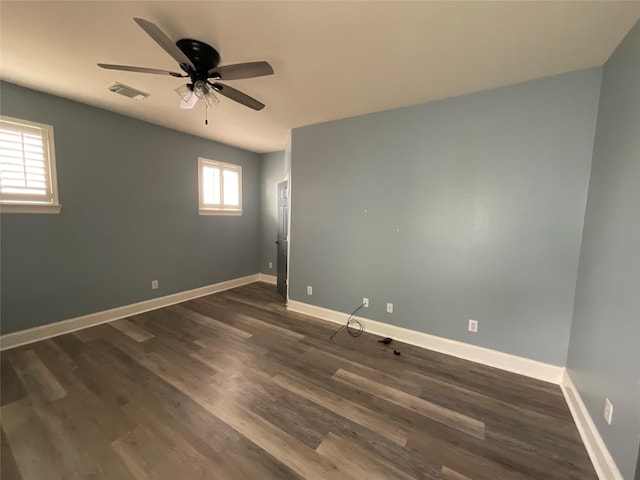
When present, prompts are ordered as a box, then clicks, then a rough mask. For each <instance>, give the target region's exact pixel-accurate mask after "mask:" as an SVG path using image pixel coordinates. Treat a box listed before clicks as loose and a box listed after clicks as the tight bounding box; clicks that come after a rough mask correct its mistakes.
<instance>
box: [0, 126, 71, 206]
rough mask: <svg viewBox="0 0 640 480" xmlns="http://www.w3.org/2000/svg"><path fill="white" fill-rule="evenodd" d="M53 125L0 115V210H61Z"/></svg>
mask: <svg viewBox="0 0 640 480" xmlns="http://www.w3.org/2000/svg"><path fill="white" fill-rule="evenodd" d="M60 209H61V206H60V204H59V203H58V186H57V179H56V159H55V149H54V143H53V127H52V126H51V125H44V124H41V123H35V122H29V121H26V120H19V119H16V118H11V117H5V116H1V117H0V210H1V211H2V212H3V213H60Z"/></svg>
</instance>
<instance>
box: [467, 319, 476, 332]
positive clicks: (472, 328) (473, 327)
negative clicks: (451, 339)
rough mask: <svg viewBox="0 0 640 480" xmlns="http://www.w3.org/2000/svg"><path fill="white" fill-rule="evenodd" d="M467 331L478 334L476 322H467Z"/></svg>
mask: <svg viewBox="0 0 640 480" xmlns="http://www.w3.org/2000/svg"><path fill="white" fill-rule="evenodd" d="M469 331H470V332H473V333H478V321H477V320H469Z"/></svg>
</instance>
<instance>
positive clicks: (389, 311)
mask: <svg viewBox="0 0 640 480" xmlns="http://www.w3.org/2000/svg"><path fill="white" fill-rule="evenodd" d="M387 313H393V303H387Z"/></svg>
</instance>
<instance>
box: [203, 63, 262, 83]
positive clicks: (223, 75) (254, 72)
mask: <svg viewBox="0 0 640 480" xmlns="http://www.w3.org/2000/svg"><path fill="white" fill-rule="evenodd" d="M265 75H273V68H272V67H271V65H269V64H268V63H267V62H249V63H238V64H236V65H225V66H224V67H216V68H212V69H211V70H209V78H217V79H220V80H240V79H242V78H254V77H264V76H265Z"/></svg>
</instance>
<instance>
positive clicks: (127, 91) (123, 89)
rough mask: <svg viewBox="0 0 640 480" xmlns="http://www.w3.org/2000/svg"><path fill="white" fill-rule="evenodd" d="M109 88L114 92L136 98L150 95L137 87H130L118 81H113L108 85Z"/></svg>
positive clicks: (141, 98)
mask: <svg viewBox="0 0 640 480" xmlns="http://www.w3.org/2000/svg"><path fill="white" fill-rule="evenodd" d="M107 88H108V89H109V90H111V91H112V92H113V93H117V94H119V95H124V96H125V97H127V98H133V99H134V100H143V99H145V98H147V97H148V96H149V94H148V93H145V92H141V91H140V90H136V89H135V88H132V87H128V86H127V85H123V84H122V83H118V82H113V83H111V84H109V85H107Z"/></svg>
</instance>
